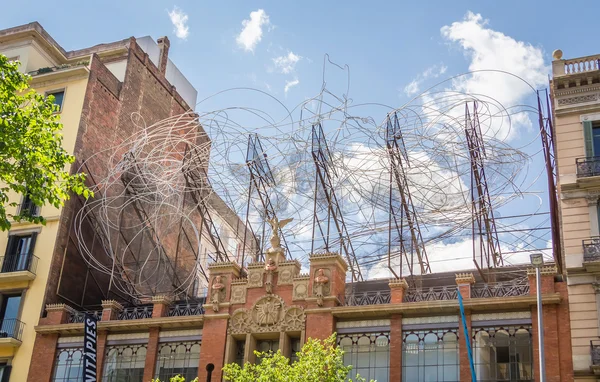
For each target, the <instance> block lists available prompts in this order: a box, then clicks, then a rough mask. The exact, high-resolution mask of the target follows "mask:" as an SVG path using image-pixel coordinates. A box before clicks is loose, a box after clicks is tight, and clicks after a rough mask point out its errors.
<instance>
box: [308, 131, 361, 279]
mask: <svg viewBox="0 0 600 382" xmlns="http://www.w3.org/2000/svg"><path fill="white" fill-rule="evenodd" d="M312 157H313V161H314V163H315V169H316V171H317V178H318V181H317V182H315V209H314V211H313V245H312V246H313V248H314V240H315V229H316V227H318V228H319V231H320V232H321V237H322V238H323V244H324V247H325V250H326V251H328V252H329V251H330V236H331V234H330V227H331V222H332V221H333V223H334V225H335V228H336V230H337V234H338V237H339V240H340V251H341V252H342V253H343V255H344V256H345V257H346V260H347V261H348V266H349V267H350V272H351V273H352V281H363V276H362V273H361V270H360V266H359V264H358V260H357V258H356V253H355V252H354V247H353V246H352V241H351V240H350V234H349V233H348V230H347V229H346V223H345V222H344V216H343V214H342V210H341V208H340V205H339V203H338V200H337V197H336V195H335V191H334V188H333V183H332V175H333V176H336V173H335V168H334V167H333V166H332V163H331V152H330V151H329V147H328V146H327V140H326V139H325V134H324V133H323V127H322V126H321V124H320V123H317V124H315V125H313V126H312ZM319 187H321V191H322V192H323V194H324V196H325V198H326V199H327V219H325V220H326V221H322V220H321V219H320V218H319V216H318V215H319V214H318V213H317V212H318V211H317V203H316V197H317V195H318V191H319Z"/></svg>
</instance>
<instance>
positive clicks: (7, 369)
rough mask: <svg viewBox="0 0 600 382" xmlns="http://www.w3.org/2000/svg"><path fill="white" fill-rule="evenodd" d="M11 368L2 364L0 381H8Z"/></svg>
mask: <svg viewBox="0 0 600 382" xmlns="http://www.w3.org/2000/svg"><path fill="white" fill-rule="evenodd" d="M11 369H12V366H9V365H7V366H4V373H3V374H2V381H1V382H8V380H9V379H10V370H11Z"/></svg>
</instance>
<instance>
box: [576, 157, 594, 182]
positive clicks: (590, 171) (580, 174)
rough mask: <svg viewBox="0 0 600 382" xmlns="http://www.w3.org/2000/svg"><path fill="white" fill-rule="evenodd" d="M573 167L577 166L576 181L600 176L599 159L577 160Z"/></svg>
mask: <svg viewBox="0 0 600 382" xmlns="http://www.w3.org/2000/svg"><path fill="white" fill-rule="evenodd" d="M575 165H576V166H577V180H578V181H579V180H580V179H581V178H589V177H594V176H600V157H592V158H577V159H575Z"/></svg>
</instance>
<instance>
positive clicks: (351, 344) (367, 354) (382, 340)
mask: <svg viewBox="0 0 600 382" xmlns="http://www.w3.org/2000/svg"><path fill="white" fill-rule="evenodd" d="M338 346H339V347H340V348H341V349H342V350H343V351H344V364H345V365H352V371H351V372H350V375H349V377H350V378H352V379H355V378H356V375H357V374H360V376H361V377H363V378H365V379H366V380H367V381H369V380H371V379H375V380H377V382H387V381H389V378H390V376H389V375H390V333H389V332H383V333H358V334H340V335H339V336H338Z"/></svg>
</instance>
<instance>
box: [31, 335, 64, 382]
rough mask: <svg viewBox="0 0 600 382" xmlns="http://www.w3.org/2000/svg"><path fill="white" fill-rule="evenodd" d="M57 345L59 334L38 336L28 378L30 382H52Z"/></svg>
mask: <svg viewBox="0 0 600 382" xmlns="http://www.w3.org/2000/svg"><path fill="white" fill-rule="evenodd" d="M57 343H58V334H36V336H35V343H34V345H33V354H32V356H31V359H32V362H31V364H30V365H29V374H28V376H27V381H28V382H50V381H51V379H52V371H53V366H54V360H55V359H56V344H57Z"/></svg>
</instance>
